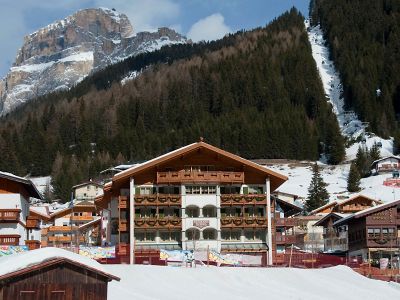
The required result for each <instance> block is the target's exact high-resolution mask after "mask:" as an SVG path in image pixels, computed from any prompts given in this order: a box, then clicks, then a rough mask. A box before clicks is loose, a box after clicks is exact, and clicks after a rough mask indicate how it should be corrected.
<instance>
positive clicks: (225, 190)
mask: <svg viewBox="0 0 400 300" xmlns="http://www.w3.org/2000/svg"><path fill="white" fill-rule="evenodd" d="M220 190H221V194H222V195H226V194H240V186H230V185H222V186H221V187H220Z"/></svg>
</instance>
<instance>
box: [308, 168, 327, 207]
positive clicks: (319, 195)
mask: <svg viewBox="0 0 400 300" xmlns="http://www.w3.org/2000/svg"><path fill="white" fill-rule="evenodd" d="M326 186H327V184H326V183H325V182H324V180H323V178H322V176H321V174H320V172H319V167H318V164H317V163H315V164H314V166H313V175H312V179H311V184H310V186H309V188H308V196H307V200H306V207H305V208H306V211H307V212H311V211H312V210H314V209H316V208H318V207H321V206H323V205H325V204H327V203H328V201H329V193H328V191H327V190H326Z"/></svg>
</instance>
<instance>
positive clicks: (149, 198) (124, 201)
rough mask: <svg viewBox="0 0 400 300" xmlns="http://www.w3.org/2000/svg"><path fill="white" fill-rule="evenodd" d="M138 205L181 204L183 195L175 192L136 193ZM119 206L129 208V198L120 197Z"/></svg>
mask: <svg viewBox="0 0 400 300" xmlns="http://www.w3.org/2000/svg"><path fill="white" fill-rule="evenodd" d="M135 205H136V206H181V195H175V194H150V195H135ZM118 208H119V209H128V208H129V200H128V197H127V196H119V197H118Z"/></svg>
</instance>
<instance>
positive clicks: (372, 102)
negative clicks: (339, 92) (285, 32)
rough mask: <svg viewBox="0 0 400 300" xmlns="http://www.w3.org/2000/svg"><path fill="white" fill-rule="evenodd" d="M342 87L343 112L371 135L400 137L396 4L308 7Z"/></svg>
mask: <svg viewBox="0 0 400 300" xmlns="http://www.w3.org/2000/svg"><path fill="white" fill-rule="evenodd" d="M311 9H312V11H311V20H312V25H317V24H320V26H321V28H322V31H323V32H324V36H325V38H326V40H327V43H328V46H329V48H330V53H331V59H332V60H333V61H334V63H335V65H336V67H337V69H338V71H339V73H340V78H341V81H342V83H343V96H344V102H345V109H346V110H354V111H355V112H356V113H357V115H358V117H359V118H360V119H361V120H362V121H364V122H369V130H370V131H372V132H374V133H376V134H378V135H380V136H383V137H389V136H395V137H396V138H397V137H398V116H399V113H400V73H399V72H398V70H399V68H400V51H399V49H400V36H399V32H400V4H399V2H398V1H396V0H386V1H376V0H352V1H344V0H339V1H324V0H313V1H312V2H311Z"/></svg>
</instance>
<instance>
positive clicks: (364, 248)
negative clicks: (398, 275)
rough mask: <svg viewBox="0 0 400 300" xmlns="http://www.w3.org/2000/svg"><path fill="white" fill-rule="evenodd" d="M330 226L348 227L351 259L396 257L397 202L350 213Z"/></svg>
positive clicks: (399, 233)
mask: <svg viewBox="0 0 400 300" xmlns="http://www.w3.org/2000/svg"><path fill="white" fill-rule="evenodd" d="M333 225H334V227H336V228H337V227H340V226H344V225H346V226H347V232H348V248H349V249H348V253H349V256H350V257H359V258H362V259H363V260H364V261H367V259H378V258H382V257H386V258H389V257H394V256H397V257H399V246H400V243H399V241H400V200H397V201H393V202H389V203H385V204H380V205H377V206H374V207H371V208H368V209H365V210H362V211H359V212H356V213H353V214H351V215H350V216H347V217H345V218H342V219H340V220H338V221H336V222H335V223H334V224H333Z"/></svg>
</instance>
